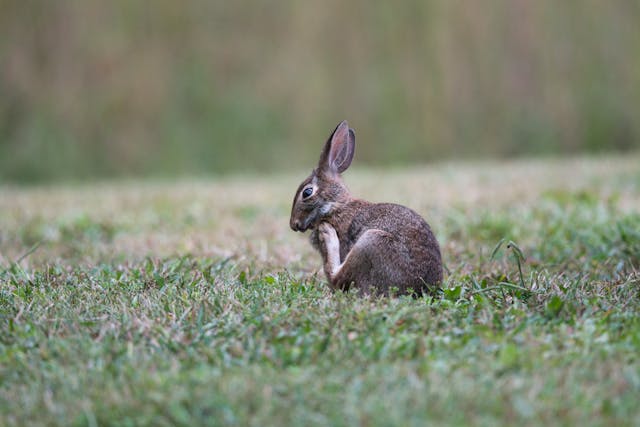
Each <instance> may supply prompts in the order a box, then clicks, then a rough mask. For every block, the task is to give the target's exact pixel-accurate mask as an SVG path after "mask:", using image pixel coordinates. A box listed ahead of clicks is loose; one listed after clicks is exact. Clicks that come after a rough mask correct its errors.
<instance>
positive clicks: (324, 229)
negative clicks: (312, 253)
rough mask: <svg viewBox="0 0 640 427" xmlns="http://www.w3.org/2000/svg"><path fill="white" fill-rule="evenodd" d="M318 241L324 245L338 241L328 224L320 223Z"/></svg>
mask: <svg viewBox="0 0 640 427" xmlns="http://www.w3.org/2000/svg"><path fill="white" fill-rule="evenodd" d="M318 240H319V241H320V242H321V243H324V244H332V243H333V242H334V241H337V240H338V233H336V229H335V228H333V226H332V225H331V224H329V223H328V222H322V223H320V225H318Z"/></svg>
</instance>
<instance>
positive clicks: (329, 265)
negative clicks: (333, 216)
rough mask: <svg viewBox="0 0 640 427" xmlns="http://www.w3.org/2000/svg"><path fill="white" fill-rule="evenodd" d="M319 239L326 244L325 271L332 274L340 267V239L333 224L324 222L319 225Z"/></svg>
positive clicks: (323, 244) (331, 275)
mask: <svg viewBox="0 0 640 427" xmlns="http://www.w3.org/2000/svg"><path fill="white" fill-rule="evenodd" d="M318 240H319V241H320V243H321V244H322V246H324V254H325V271H326V273H327V274H328V275H329V276H330V277H333V275H334V274H335V273H336V272H337V271H338V270H339V269H340V240H339V239H338V233H337V232H336V229H335V228H333V226H332V225H331V224H329V223H327V222H323V223H321V224H320V225H319V226H318Z"/></svg>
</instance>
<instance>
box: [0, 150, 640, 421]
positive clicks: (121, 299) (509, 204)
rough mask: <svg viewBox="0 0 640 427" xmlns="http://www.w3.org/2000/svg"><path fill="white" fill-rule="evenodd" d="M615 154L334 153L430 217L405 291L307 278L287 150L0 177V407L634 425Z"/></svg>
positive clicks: (208, 416) (638, 416) (635, 225)
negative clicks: (211, 166)
mask: <svg viewBox="0 0 640 427" xmlns="http://www.w3.org/2000/svg"><path fill="white" fill-rule="evenodd" d="M639 164H640V156H639V155H637V154H636V155H632V156H625V157H603V158H578V159H569V160H536V161H514V162H510V163H491V162H486V163H452V164H440V165H435V166H428V167H424V168H415V169H411V170H357V169H356V170H355V171H353V172H351V171H350V172H348V173H347V175H346V180H347V184H348V185H349V186H350V187H351V189H352V191H353V192H354V193H355V194H356V195H360V196H362V197H365V198H367V199H371V200H378V201H395V202H399V203H403V204H406V205H409V206H411V207H413V208H414V209H415V210H417V211H419V212H420V213H422V214H423V215H424V216H425V217H427V219H428V221H429V222H430V223H431V225H432V228H433V229H434V230H435V232H436V234H437V236H438V238H439V239H440V241H441V244H442V249H443V255H444V260H445V264H446V268H447V271H448V274H447V275H446V283H445V286H444V287H445V289H444V291H443V292H442V293H441V294H440V295H438V296H436V297H429V298H427V297H425V298H424V299H417V300H414V299H410V298H390V299H389V298H381V299H367V298H358V297H357V296H355V295H352V294H332V293H331V292H329V291H328V289H327V287H326V285H325V281H324V277H323V276H322V274H321V273H320V272H319V269H320V260H319V257H318V255H317V254H315V253H314V252H313V251H312V249H311V247H310V246H309V245H308V242H307V241H306V239H305V237H304V236H302V235H300V234H296V233H293V232H292V231H291V230H290V229H289V228H288V217H289V209H290V203H291V199H292V197H293V193H294V191H295V188H296V187H297V185H298V183H299V181H300V180H301V179H302V178H303V177H304V173H303V172H301V173H300V174H296V175H286V176H285V175H281V176H273V177H267V178H263V177H255V178H251V177H237V178H224V179H217V180H215V179H212V180H193V181H181V182H172V181H167V182H136V181H131V182H115V183H104V184H91V185H74V186H51V187H35V188H34V187H29V188H19V187H0V253H1V258H0V425H64V426H67V425H156V426H161V425H198V424H205V425H256V426H260V425H304V426H311V425H345V426H347V425H348V426H351V425H365V426H366V425H415V426H423V425H427V424H428V423H429V422H430V423H431V424H435V425H492V426H493V425H541V424H550V425H639V424H640V407H639V406H638V402H639V399H640V356H639V355H640V317H639V315H640V272H639V269H640V168H639V167H638V165H639ZM500 242H502V243H500Z"/></svg>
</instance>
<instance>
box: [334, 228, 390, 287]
mask: <svg viewBox="0 0 640 427" xmlns="http://www.w3.org/2000/svg"><path fill="white" fill-rule="evenodd" d="M335 240H336V242H337V244H335V245H327V252H328V254H329V253H331V251H335V252H334V253H333V254H331V255H330V256H328V257H327V259H328V260H329V259H331V260H332V261H330V262H328V263H327V264H328V265H326V266H325V272H326V273H327V276H328V278H329V281H330V282H331V285H332V287H333V288H337V289H343V290H347V289H349V287H350V286H351V284H355V286H357V287H358V289H359V291H360V292H361V293H363V294H369V293H378V291H380V290H379V289H377V287H378V286H377V285H378V284H377V283H373V281H374V280H382V281H384V282H386V281H388V280H389V279H390V278H391V277H389V278H387V277H386V276H390V275H389V272H387V271H385V269H384V268H381V267H383V265H384V264H386V262H388V261H389V259H388V255H389V253H388V250H389V249H394V248H393V247H394V246H395V239H394V237H393V235H392V234H390V233H388V232H386V231H382V230H378V229H370V230H367V231H365V232H364V233H362V235H361V236H360V237H359V238H358V240H357V241H356V243H355V244H354V245H353V247H352V248H351V250H350V251H349V253H348V254H347V256H346V257H345V259H344V262H343V263H342V264H340V263H339V262H338V263H336V262H335V260H336V259H338V260H339V259H340V251H339V249H340V248H339V242H338V240H337V236H336V239H335ZM333 246H335V248H334V247H333ZM385 254H386V255H385ZM385 279H386V280H385Z"/></svg>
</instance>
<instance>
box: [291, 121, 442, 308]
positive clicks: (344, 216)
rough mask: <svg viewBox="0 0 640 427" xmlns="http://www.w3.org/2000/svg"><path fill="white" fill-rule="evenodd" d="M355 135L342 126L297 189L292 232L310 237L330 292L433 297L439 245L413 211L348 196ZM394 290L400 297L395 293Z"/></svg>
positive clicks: (439, 269)
mask: <svg viewBox="0 0 640 427" xmlns="http://www.w3.org/2000/svg"><path fill="white" fill-rule="evenodd" d="M355 142H356V139H355V132H354V130H353V129H350V128H349V125H348V123H347V122H346V121H342V122H341V123H340V124H338V126H337V127H336V128H335V130H334V131H333V133H332V134H331V136H330V137H329V139H328V140H327V142H326V143H325V146H324V149H323V150H322V154H321V155H320V161H319V163H318V166H317V167H316V168H315V169H314V170H313V171H312V172H311V175H309V176H308V177H307V178H306V179H305V180H304V181H302V183H301V184H300V186H299V187H298V190H297V191H296V195H295V197H294V199H293V206H292V208H291V219H290V221H289V225H290V227H291V229H293V231H301V232H304V231H307V230H312V232H311V235H310V241H311V244H312V246H313V247H314V248H315V249H316V250H318V251H319V252H320V255H321V256H322V261H323V267H324V272H325V274H326V276H327V280H328V281H329V285H330V287H331V288H332V289H333V290H342V291H348V290H349V289H350V288H351V287H352V286H353V287H354V288H356V289H357V292H358V293H359V294H361V295H390V294H392V293H393V294H397V295H403V294H409V295H414V296H419V295H422V294H424V293H425V292H426V293H433V292H435V291H436V290H438V289H439V288H440V285H441V283H442V257H441V254H440V246H439V244H438V241H437V240H436V237H435V236H434V234H433V232H432V231H431V228H430V227H429V224H427V222H426V221H425V220H424V219H423V218H422V217H421V216H420V215H418V214H417V213H416V212H414V211H413V210H411V209H409V208H407V207H405V206H401V205H397V204H392V203H371V202H367V201H365V200H361V199H356V198H353V197H352V196H351V194H350V193H349V190H348V189H347V187H346V186H345V184H344V182H343V180H342V177H341V174H342V173H343V172H344V171H345V170H346V169H347V168H348V167H349V165H350V164H351V161H352V160H353V155H354V152H355ZM394 291H395V292H394Z"/></svg>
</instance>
